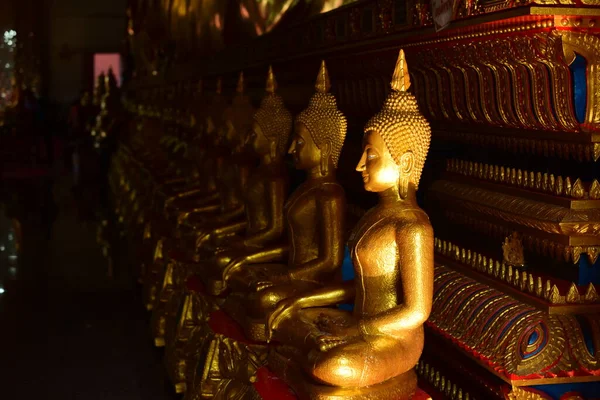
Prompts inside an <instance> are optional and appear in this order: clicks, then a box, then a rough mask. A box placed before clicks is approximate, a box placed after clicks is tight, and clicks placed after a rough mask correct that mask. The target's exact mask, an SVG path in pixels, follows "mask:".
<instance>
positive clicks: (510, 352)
mask: <svg viewBox="0 0 600 400" xmlns="http://www.w3.org/2000/svg"><path fill="white" fill-rule="evenodd" d="M582 317H583V318H585V319H586V321H588V323H590V324H592V326H595V327H597V326H598V321H597V319H595V318H594V317H593V316H590V317H589V318H587V317H586V316H582ZM428 326H429V327H430V328H431V329H432V330H433V331H434V332H443V337H444V338H446V339H447V340H451V341H452V342H454V343H459V344H460V345H461V346H462V348H463V349H464V350H465V351H466V352H467V353H469V354H471V356H472V357H474V358H476V359H477V362H479V363H481V364H484V365H487V367H488V369H490V370H491V371H492V372H493V373H494V374H496V375H498V376H499V377H501V378H502V379H504V380H505V381H507V382H511V383H512V384H514V385H516V386H521V385H527V384H532V383H533V382H536V383H537V384H539V383H543V382H545V383H549V382H551V381H552V380H553V379H555V378H556V374H555V373H558V372H559V371H560V372H565V371H570V372H575V371H579V372H580V373H581V375H580V377H583V376H586V375H588V376H589V374H594V371H597V370H598V368H599V364H598V358H597V355H593V354H590V352H589V350H588V349H587V347H586V345H585V343H584V340H583V332H582V328H581V327H580V325H579V322H578V321H577V318H575V317H574V316H570V315H552V314H546V313H545V312H543V311H539V310H536V309H535V308H533V307H531V306H528V305H526V304H524V303H522V302H520V301H518V300H516V299H515V298H513V297H510V296H508V295H506V294H504V293H503V292H501V291H498V290H495V289H493V288H491V287H489V286H488V285H486V284H485V283H482V282H478V281H476V280H474V279H472V278H470V277H467V276H464V275H462V274H460V273H459V272H456V271H453V270H452V269H450V268H448V267H445V266H442V265H437V266H436V273H435V295H434V305H433V312H432V315H431V317H430V319H429V322H428ZM595 340H596V341H597V338H596V339H595ZM553 371H554V372H553ZM577 379H578V378H577V377H575V378H571V381H576V380H577Z"/></svg>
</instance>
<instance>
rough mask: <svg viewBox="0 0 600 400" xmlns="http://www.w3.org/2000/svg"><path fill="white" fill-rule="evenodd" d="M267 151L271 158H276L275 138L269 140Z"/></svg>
mask: <svg viewBox="0 0 600 400" xmlns="http://www.w3.org/2000/svg"><path fill="white" fill-rule="evenodd" d="M269 151H270V153H271V158H272V159H275V158H277V142H276V141H275V140H269Z"/></svg>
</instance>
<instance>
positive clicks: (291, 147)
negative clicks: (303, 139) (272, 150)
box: [288, 139, 296, 154]
mask: <svg viewBox="0 0 600 400" xmlns="http://www.w3.org/2000/svg"><path fill="white" fill-rule="evenodd" d="M295 152H296V139H294V140H292V144H290V149H289V150H288V154H294V153H295Z"/></svg>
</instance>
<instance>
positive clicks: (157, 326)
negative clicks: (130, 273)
mask: <svg viewBox="0 0 600 400" xmlns="http://www.w3.org/2000/svg"><path fill="white" fill-rule="evenodd" d="M253 114H254V109H253V107H252V104H251V103H250V100H249V98H248V97H247V96H246V95H244V75H243V73H240V76H239V79H238V85H237V90H236V95H235V96H234V98H233V101H232V104H231V106H229V107H228V108H227V109H226V110H225V115H224V120H225V129H223V130H221V131H220V133H221V135H219V137H218V138H217V140H216V141H215V143H214V145H215V151H216V152H218V153H219V156H218V157H217V160H218V161H219V169H218V171H219V174H218V175H217V182H218V185H217V187H218V192H219V203H218V204H217V205H216V207H215V206H213V205H212V204H208V205H204V206H199V207H195V206H193V205H192V206H191V207H190V208H180V209H179V210H178V211H179V214H178V218H177V219H178V221H179V222H180V227H179V229H178V231H177V233H178V234H179V235H178V236H177V237H176V238H174V239H173V240H164V241H163V254H164V256H165V257H166V258H168V260H167V263H168V265H167V266H166V268H164V269H162V271H160V270H159V271H158V273H157V280H156V284H158V285H161V289H160V295H159V296H157V298H156V299H157V300H158V301H157V303H156V304H155V306H154V307H153V313H152V327H153V332H154V336H155V343H159V344H162V343H164V342H165V341H164V337H165V335H166V333H167V331H168V330H169V328H170V327H169V326H167V322H168V321H167V319H168V318H167V317H168V315H169V314H173V313H176V312H177V309H178V304H179V300H180V296H181V295H183V292H184V285H185V280H186V278H187V275H188V270H187V268H186V264H187V263H189V262H192V261H193V260H194V259H195V258H196V256H195V254H193V249H194V238H195V234H196V233H195V231H197V230H199V229H208V227H209V226H218V225H219V224H221V225H222V224H224V223H226V222H229V221H230V220H233V219H236V218H242V217H243V216H244V203H243V199H242V195H241V194H242V191H243V189H242V187H243V186H245V181H246V180H247V176H248V171H249V170H250V165H249V163H248V162H247V161H246V157H245V156H244V155H243V153H244V151H243V147H242V146H241V143H242V140H244V138H245V136H246V135H245V134H244V133H245V132H247V131H248V130H249V129H250V126H251V124H252V116H253ZM214 136H215V137H216V135H214ZM186 223H187V224H186ZM185 228H187V229H185ZM189 237H191V238H192V242H191V243H190V242H189V241H187V240H186V239H188V238H189ZM165 250H167V253H166V254H165ZM169 250H175V251H169ZM163 264H165V263H163ZM173 322H174V321H173Z"/></svg>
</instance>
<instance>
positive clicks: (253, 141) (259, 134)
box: [248, 121, 270, 156]
mask: <svg viewBox="0 0 600 400" xmlns="http://www.w3.org/2000/svg"><path fill="white" fill-rule="evenodd" d="M248 144H249V145H250V146H251V147H252V149H253V150H254V151H255V152H256V154H258V155H259V156H262V155H265V154H269V151H270V143H269V140H268V139H267V137H266V136H265V134H264V133H263V131H262V128H261V127H260V125H259V124H258V123H257V122H256V121H255V122H254V123H253V124H252V132H250V135H248Z"/></svg>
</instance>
